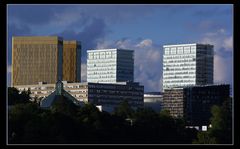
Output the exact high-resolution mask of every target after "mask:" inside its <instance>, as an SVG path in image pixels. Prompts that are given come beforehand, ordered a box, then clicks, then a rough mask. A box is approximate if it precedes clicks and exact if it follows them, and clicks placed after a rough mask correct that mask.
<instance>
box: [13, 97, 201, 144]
mask: <svg viewBox="0 0 240 149" xmlns="http://www.w3.org/2000/svg"><path fill="white" fill-rule="evenodd" d="M121 106H122V107H121ZM121 106H120V109H121V110H119V109H117V110H116V111H117V112H115V113H114V114H109V113H107V112H100V111H99V110H98V109H97V108H96V106H95V105H93V104H86V105H84V106H82V107H76V106H75V105H73V104H72V103H71V102H70V101H69V100H66V99H64V98H59V99H58V100H56V102H55V103H54V105H53V106H52V108H51V109H40V108H39V107H38V105H37V104H34V103H28V104H17V105H14V106H13V107H12V108H11V109H10V111H9V143H20V144H21V143H27V144H28V143H29V144H31V143H39V144H41V143H45V144H46V143H79V144H81V143H87V144H88V143H90V144H94V143H100V144H101V143H105V144H106V143H107V144H108V143H171V144H172V143H191V142H192V140H193V138H195V137H194V136H195V135H196V133H195V132H192V131H190V130H189V129H185V128H184V127H182V121H181V119H174V118H172V117H171V116H170V115H168V114H167V112H163V113H160V114H158V113H156V112H155V111H153V110H152V109H145V108H140V109H137V110H136V111H134V110H130V109H129V108H130V107H129V106H127V104H126V103H124V104H122V105H121ZM127 116H128V117H130V118H131V119H132V120H133V123H132V125H131V124H130V123H129V122H127V121H126V117H127Z"/></svg>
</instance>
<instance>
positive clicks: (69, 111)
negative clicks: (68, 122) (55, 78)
mask: <svg viewBox="0 0 240 149" xmlns="http://www.w3.org/2000/svg"><path fill="white" fill-rule="evenodd" d="M78 108H79V107H78V106H77V105H75V104H74V103H73V102H72V101H70V100H69V99H67V98H66V97H64V96H60V95H57V96H56V97H55V100H54V102H53V105H52V106H51V108H50V109H51V111H52V112H59V113H63V114H66V115H70V116H72V115H74V114H75V113H76V112H77V109H78Z"/></svg>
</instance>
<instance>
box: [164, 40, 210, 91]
mask: <svg viewBox="0 0 240 149" xmlns="http://www.w3.org/2000/svg"><path fill="white" fill-rule="evenodd" d="M163 49H164V54H163V90H165V89H168V88H173V87H177V86H189V85H206V84H213V62H214V61H213V57H214V51H213V45H209V44H198V43H193V44H177V45H164V46H163Z"/></svg>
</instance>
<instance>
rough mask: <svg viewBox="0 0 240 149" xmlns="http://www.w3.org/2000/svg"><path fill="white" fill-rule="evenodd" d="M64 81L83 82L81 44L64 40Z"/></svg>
mask: <svg viewBox="0 0 240 149" xmlns="http://www.w3.org/2000/svg"><path fill="white" fill-rule="evenodd" d="M63 80H64V81H69V82H81V43H80V42H79V41H76V40H71V41H66V40H63Z"/></svg>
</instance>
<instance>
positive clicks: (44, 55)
mask: <svg viewBox="0 0 240 149" xmlns="http://www.w3.org/2000/svg"><path fill="white" fill-rule="evenodd" d="M61 55H62V39H61V38H59V37H57V36H52V37H49V36H26V37H24V36H21V37H20V36H19V37H12V86H15V85H31V84H37V83H38V82H47V83H56V81H57V80H58V79H61V77H62V57H61Z"/></svg>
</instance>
